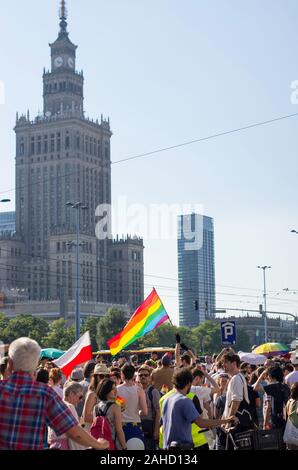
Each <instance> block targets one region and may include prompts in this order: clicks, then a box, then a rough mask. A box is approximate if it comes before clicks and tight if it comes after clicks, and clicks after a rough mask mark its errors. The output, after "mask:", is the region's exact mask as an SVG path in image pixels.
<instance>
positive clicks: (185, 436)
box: [162, 392, 200, 449]
mask: <svg viewBox="0 0 298 470" xmlns="http://www.w3.org/2000/svg"><path fill="white" fill-rule="evenodd" d="M199 416H200V415H199V413H198V411H197V410H196V408H195V406H194V404H193V402H192V400H190V399H189V398H187V397H186V396H185V395H182V394H181V393H179V392H175V393H173V394H172V395H169V396H168V398H166V399H165V401H164V402H163V405H162V422H163V436H164V437H163V448H164V449H167V448H168V447H169V446H170V444H171V442H173V441H178V442H183V443H188V444H192V442H193V441H192V435H191V423H192V422H193V421H195V420H196V419H197V418H198V417H199Z"/></svg>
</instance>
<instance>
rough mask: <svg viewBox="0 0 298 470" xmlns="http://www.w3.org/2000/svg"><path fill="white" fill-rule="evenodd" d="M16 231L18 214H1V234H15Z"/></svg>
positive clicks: (11, 212)
mask: <svg viewBox="0 0 298 470" xmlns="http://www.w3.org/2000/svg"><path fill="white" fill-rule="evenodd" d="M15 231H16V213H15V212H13V211H10V212H0V234H2V233H11V234H12V233H14V232H15Z"/></svg>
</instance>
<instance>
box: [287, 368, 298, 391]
mask: <svg viewBox="0 0 298 470" xmlns="http://www.w3.org/2000/svg"><path fill="white" fill-rule="evenodd" d="M285 382H286V384H287V385H289V387H290V386H291V385H293V384H294V383H295V382H298V370H294V371H293V372H290V373H289V374H288V375H287V376H286V378H285Z"/></svg>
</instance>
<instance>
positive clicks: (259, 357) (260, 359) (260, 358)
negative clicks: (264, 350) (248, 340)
mask: <svg viewBox="0 0 298 470" xmlns="http://www.w3.org/2000/svg"><path fill="white" fill-rule="evenodd" d="M238 356H239V357H240V361H241V362H247V363H248V364H253V365H255V366H260V365H262V364H264V362H265V361H266V359H267V357H266V356H265V354H255V353H247V352H243V351H238Z"/></svg>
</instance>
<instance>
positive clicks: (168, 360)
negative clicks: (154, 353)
mask: <svg viewBox="0 0 298 470" xmlns="http://www.w3.org/2000/svg"><path fill="white" fill-rule="evenodd" d="M161 363H162V365H163V366H170V365H171V364H172V359H171V357H170V356H168V355H167V354H164V355H163V356H162V358H161Z"/></svg>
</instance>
